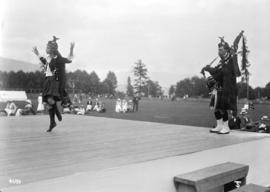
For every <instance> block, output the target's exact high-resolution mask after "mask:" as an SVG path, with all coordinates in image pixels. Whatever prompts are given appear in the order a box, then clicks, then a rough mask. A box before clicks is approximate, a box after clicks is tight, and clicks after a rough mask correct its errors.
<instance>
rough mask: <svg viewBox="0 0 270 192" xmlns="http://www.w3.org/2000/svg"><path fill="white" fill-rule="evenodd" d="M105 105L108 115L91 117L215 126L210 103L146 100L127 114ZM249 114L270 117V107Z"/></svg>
mask: <svg viewBox="0 0 270 192" xmlns="http://www.w3.org/2000/svg"><path fill="white" fill-rule="evenodd" d="M104 103H105V106H106V109H107V112H106V113H96V112H91V113H90V115H92V116H102V117H109V118H119V119H130V120H139V121H151V122H161V123H169V124H179V125H193V126H199V127H212V126H213V125H214V124H215V119H214V115H213V111H212V110H211V109H210V108H209V102H208V101H196V100H181V101H173V102H172V101H168V100H165V101H160V100H149V99H145V100H141V102H140V104H139V111H138V112H135V113H125V114H123V113H116V112H114V108H115V101H114V100H104ZM241 107H243V104H239V109H240V108H241ZM249 113H250V116H251V118H252V119H253V120H258V119H259V118H260V117H261V116H262V115H268V116H270V105H266V104H257V105H255V110H250V111H249Z"/></svg>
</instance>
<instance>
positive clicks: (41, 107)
mask: <svg viewBox="0 0 270 192" xmlns="http://www.w3.org/2000/svg"><path fill="white" fill-rule="evenodd" d="M37 112H38V113H43V112H44V104H43V99H42V93H41V94H40V95H39V96H38V107H37Z"/></svg>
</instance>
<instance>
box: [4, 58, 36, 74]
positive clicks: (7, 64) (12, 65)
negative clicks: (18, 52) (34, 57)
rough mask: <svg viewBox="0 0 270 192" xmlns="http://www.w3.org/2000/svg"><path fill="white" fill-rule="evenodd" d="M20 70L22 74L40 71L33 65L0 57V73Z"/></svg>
mask: <svg viewBox="0 0 270 192" xmlns="http://www.w3.org/2000/svg"><path fill="white" fill-rule="evenodd" d="M20 70H22V71H24V72H34V71H36V70H40V68H39V66H38V65H36V64H33V63H28V62H25V61H19V60H15V59H10V58H4V57H0V71H7V72H9V71H14V72H16V71H20Z"/></svg>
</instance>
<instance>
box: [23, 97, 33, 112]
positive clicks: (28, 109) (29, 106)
mask: <svg viewBox="0 0 270 192" xmlns="http://www.w3.org/2000/svg"><path fill="white" fill-rule="evenodd" d="M31 114H32V115H36V112H35V110H34V108H33V105H32V101H31V100H30V99H27V100H26V105H25V106H24V108H23V109H22V110H21V115H31Z"/></svg>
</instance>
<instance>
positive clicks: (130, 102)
mask: <svg viewBox="0 0 270 192" xmlns="http://www.w3.org/2000/svg"><path fill="white" fill-rule="evenodd" d="M132 111H133V102H132V100H131V99H130V100H129V101H128V112H132Z"/></svg>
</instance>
